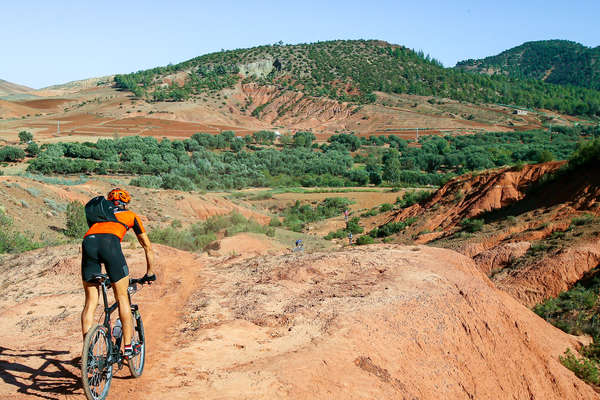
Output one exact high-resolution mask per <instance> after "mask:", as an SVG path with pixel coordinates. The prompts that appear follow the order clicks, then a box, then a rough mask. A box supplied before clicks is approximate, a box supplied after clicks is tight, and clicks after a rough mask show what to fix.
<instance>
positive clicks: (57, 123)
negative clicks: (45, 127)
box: [56, 121, 60, 135]
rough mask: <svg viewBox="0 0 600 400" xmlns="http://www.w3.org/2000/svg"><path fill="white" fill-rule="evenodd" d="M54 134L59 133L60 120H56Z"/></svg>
mask: <svg viewBox="0 0 600 400" xmlns="http://www.w3.org/2000/svg"><path fill="white" fill-rule="evenodd" d="M56 134H57V135H60V121H56Z"/></svg>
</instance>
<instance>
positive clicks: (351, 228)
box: [345, 217, 364, 234]
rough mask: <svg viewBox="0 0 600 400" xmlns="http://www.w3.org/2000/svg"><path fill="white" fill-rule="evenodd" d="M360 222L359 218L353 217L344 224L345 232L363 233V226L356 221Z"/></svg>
mask: <svg viewBox="0 0 600 400" xmlns="http://www.w3.org/2000/svg"><path fill="white" fill-rule="evenodd" d="M359 222H360V218H358V217H354V218H352V219H351V220H350V221H348V223H347V224H346V229H345V231H346V232H352V233H353V234H357V233H363V231H364V228H363V227H362V226H360V225H359V224H358V223H359Z"/></svg>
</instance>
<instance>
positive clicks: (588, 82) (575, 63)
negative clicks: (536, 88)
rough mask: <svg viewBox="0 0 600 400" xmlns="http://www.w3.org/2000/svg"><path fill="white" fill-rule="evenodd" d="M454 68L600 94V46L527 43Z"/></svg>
mask: <svg viewBox="0 0 600 400" xmlns="http://www.w3.org/2000/svg"><path fill="white" fill-rule="evenodd" d="M455 68H456V69H459V70H465V71H471V72H478V73H481V74H487V75H494V74H502V75H507V76H509V77H514V78H520V79H536V80H542V81H544V82H547V83H553V84H557V85H574V86H581V87H585V88H588V89H595V90H600V46H598V47H595V48H590V47H586V46H584V45H582V44H579V43H576V42H571V41H568V40H540V41H535V42H526V43H523V44H522V45H520V46H517V47H513V48H512V49H509V50H506V51H503V52H502V53H500V54H498V55H495V56H490V57H486V58H483V59H480V60H473V59H469V60H464V61H460V62H458V63H457V64H456V67H455Z"/></svg>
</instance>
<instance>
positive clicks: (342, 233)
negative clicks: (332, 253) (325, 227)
mask: <svg viewBox="0 0 600 400" xmlns="http://www.w3.org/2000/svg"><path fill="white" fill-rule="evenodd" d="M346 236H348V233H347V232H346V231H345V230H344V229H338V230H337V231H335V232H329V233H328V234H327V235H326V236H325V240H331V239H343V238H345V237H346Z"/></svg>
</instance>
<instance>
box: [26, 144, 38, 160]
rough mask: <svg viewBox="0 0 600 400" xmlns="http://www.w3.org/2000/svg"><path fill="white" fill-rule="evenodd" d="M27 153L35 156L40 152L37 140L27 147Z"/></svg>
mask: <svg viewBox="0 0 600 400" xmlns="http://www.w3.org/2000/svg"><path fill="white" fill-rule="evenodd" d="M25 153H27V155H28V156H29V157H35V156H37V155H38V154H40V146H38V144H37V143H36V142H31V143H29V145H28V146H27V147H26V148H25Z"/></svg>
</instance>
